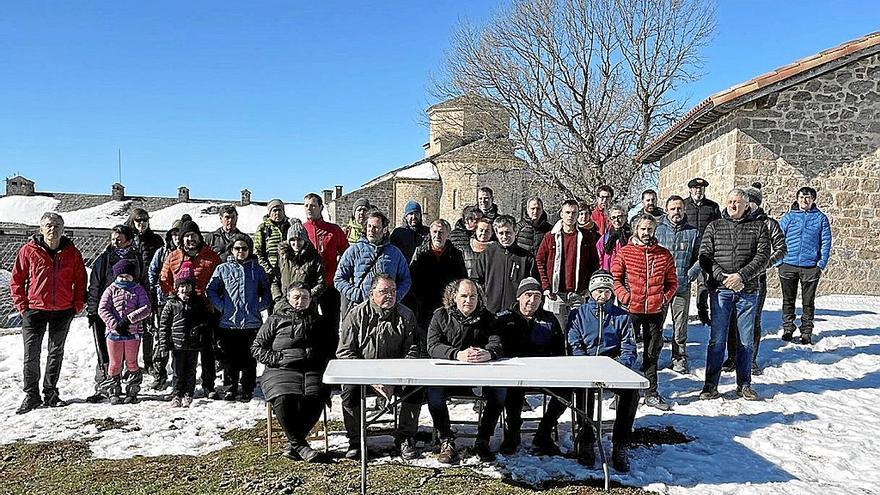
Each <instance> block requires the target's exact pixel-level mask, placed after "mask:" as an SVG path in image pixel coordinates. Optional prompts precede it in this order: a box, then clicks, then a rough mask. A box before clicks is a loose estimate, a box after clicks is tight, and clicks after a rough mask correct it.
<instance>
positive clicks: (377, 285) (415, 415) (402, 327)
mask: <svg viewBox="0 0 880 495" xmlns="http://www.w3.org/2000/svg"><path fill="white" fill-rule="evenodd" d="M368 296H369V297H368V299H367V300H366V301H364V302H362V303H360V304H358V305H357V306H354V307H353V308H352V309H351V311H349V313H348V314H347V315H346V316H345V318H344V319H343V320H342V325H341V327H340V330H339V346H338V347H337V349H336V357H337V358H338V359H399V358H418V357H419V345H418V337H417V328H418V327H417V325H416V317H415V315H413V312H412V311H410V309H409V308H407V307H406V306H404V305H403V304H400V303H398V302H397V283H396V282H395V281H394V277H392V276H391V275H389V274H387V273H381V274H379V275H376V276H375V277H374V278H373V284H372V287H370V291H369V294H368ZM372 387H373V390H374V391H375V392H376V393H377V394H379V396H381V397H384V398H385V399H387V400H390V398H391V396H392V395H394V387H393V386H389V385H381V384H376V385H373V386H372ZM360 390H361V388H360V386H359V385H343V386H342V420H343V422H344V423H345V431H346V434H347V435H348V451H346V453H345V457H346V458H348V459H359V458H360V456H361V425H360V417H361V410H360V408H361V396H360ZM399 395H400V396H401V397H406V400H404V401H403V403H402V404H401V407H400V418H399V419H398V429H397V431H396V432H395V434H394V436H395V444H396V445H397V447H398V448H399V449H400V456H401V457H403V458H404V459H414V458H416V457H418V451H417V450H416V448H415V440H414V436H415V434H416V431H417V430H418V428H419V412H420V411H421V408H422V395H421V394H420V393H414V394H411V395H409V394H408V391H407V390H406V388H404V389H403V390H402V391H401V392H400V393H399ZM407 395H409V396H408V397H407Z"/></svg>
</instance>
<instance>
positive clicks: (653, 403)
mask: <svg viewBox="0 0 880 495" xmlns="http://www.w3.org/2000/svg"><path fill="white" fill-rule="evenodd" d="M645 405H646V406H648V407H653V408H655V409H659V410H661V411H669V410H671V409H672V406H670V405H669V404H668V403H667V402H666V401H665V400H663V397H660V394H651V395H646V396H645Z"/></svg>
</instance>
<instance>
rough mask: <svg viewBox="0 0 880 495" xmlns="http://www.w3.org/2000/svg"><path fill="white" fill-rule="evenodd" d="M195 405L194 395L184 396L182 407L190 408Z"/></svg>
mask: <svg viewBox="0 0 880 495" xmlns="http://www.w3.org/2000/svg"><path fill="white" fill-rule="evenodd" d="M192 403H193V398H192V395H184V396H183V400H182V401H181V403H180V407H189V406H190V404H192Z"/></svg>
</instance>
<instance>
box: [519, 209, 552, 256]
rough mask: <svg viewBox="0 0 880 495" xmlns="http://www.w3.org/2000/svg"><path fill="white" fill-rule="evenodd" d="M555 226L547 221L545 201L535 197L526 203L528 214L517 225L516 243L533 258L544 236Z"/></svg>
mask: <svg viewBox="0 0 880 495" xmlns="http://www.w3.org/2000/svg"><path fill="white" fill-rule="evenodd" d="M552 228H553V226H552V225H550V222H548V221H547V211H546V210H544V201H543V200H542V199H541V198H539V197H537V196H533V197H531V198H529V200H528V201H526V214H525V215H523V217H522V220H520V221H519V223H518V224H516V243H517V244H519V245H520V246H522V247H523V249H525V250H526V251H528V252H530V253H532V256H534V255H535V253H537V252H538V246H540V245H541V240H542V239H544V234H546V233H547V232H550V229H552Z"/></svg>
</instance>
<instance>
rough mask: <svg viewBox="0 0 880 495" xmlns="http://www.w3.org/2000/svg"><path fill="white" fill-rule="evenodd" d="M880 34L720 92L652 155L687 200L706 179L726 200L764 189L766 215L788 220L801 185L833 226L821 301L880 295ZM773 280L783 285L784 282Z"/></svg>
mask: <svg viewBox="0 0 880 495" xmlns="http://www.w3.org/2000/svg"><path fill="white" fill-rule="evenodd" d="M878 147H880V33H874V34H870V35H867V36H865V37H862V38H860V39H857V40H853V41H851V42H848V43H844V44H843V45H840V46H838V47H836V48H831V49H829V50H825V51H823V52H821V53H818V54H816V55H813V56H811V57H807V58H804V59H802V60H799V61H797V62H794V63H792V64H789V65H786V66H785V67H780V68H779V69H776V70H775V71H772V72H768V73H766V74H764V75H761V76H758V77H756V78H754V79H752V80H750V81H747V82H745V83H742V84H739V85H737V86H734V87H732V88H730V89H727V90H724V91H722V92H719V93H716V94H714V95H712V96H710V97H709V98H707V99H706V100H705V101H703V102H702V103H700V104H699V105H697V106H696V107H695V108H694V109H693V110H691V111H690V112H688V113H687V114H686V115H685V116H684V117H683V118H682V119H681V120H679V121H678V122H677V123H675V124H674V125H673V126H672V127H670V128H669V129H668V130H667V131H665V132H664V133H663V134H661V135H660V136H659V137H658V138H657V139H656V140H655V141H653V142H652V143H651V144H649V145H648V146H647V147H645V149H643V150H642V151H641V152H640V153H639V155H638V157H637V160H638V161H640V162H641V163H656V162H659V165H660V184H659V186H660V194H661V196H663V197H666V196H668V195H670V194H682V195H686V194H687V187H686V183H687V181H688V180H689V179H690V178H692V177H696V176H702V177H705V178H706V179H707V180H708V181H709V183H710V186H709V188H708V191H707V195H708V196H709V197H711V198H715V199H721V200H723V198H724V196H725V194H726V193H727V191H728V190H729V189H731V188H733V187H735V186H746V185H750V184H751V183H752V182H755V181H758V182H761V183H762V184H763V185H764V188H763V192H764V208H765V209H766V210H767V211H768V212H769V214H770V215H772V216H773V217H775V218H779V217H781V216H782V214H783V213H784V212H785V211H787V210H788V209H789V207H790V205H791V203H792V202H793V201H794V200H795V193H796V191H797V189H798V188H800V187H801V186H805V185H808V186H810V187H813V188H815V189H816V190H817V191H818V194H819V197H818V202H817V203H818V206H819V208H821V209H822V210H823V211H824V212H825V213H826V214H827V215H828V217H829V219H830V220H831V228H832V233H833V236H834V242H833V248H832V250H831V260H830V263H829V265H828V268H827V270H826V273H825V275H824V276H823V278H822V282H821V285H820V288H819V290H820V292H823V293H849V294H880V245H878V243H877V233H878V232H880V151H878ZM770 280H771V281H773V282H775V283H777V284H778V280H777V279H776V277H775V276H771V277H770Z"/></svg>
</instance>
